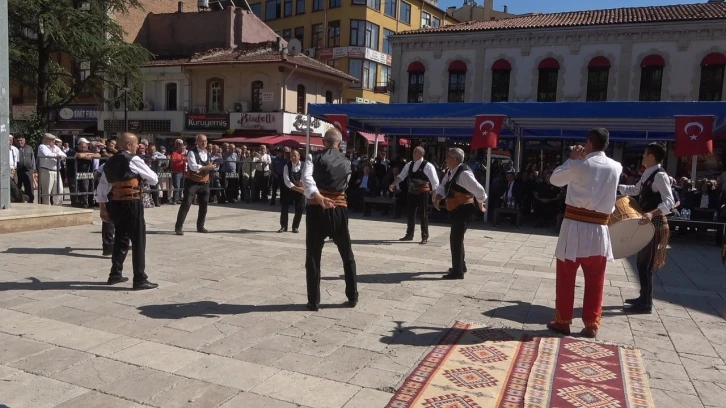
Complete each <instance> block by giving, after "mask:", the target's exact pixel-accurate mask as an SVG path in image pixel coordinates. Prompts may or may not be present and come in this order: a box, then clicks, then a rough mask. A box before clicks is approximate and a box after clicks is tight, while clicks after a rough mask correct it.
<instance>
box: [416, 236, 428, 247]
mask: <svg viewBox="0 0 726 408" xmlns="http://www.w3.org/2000/svg"><path fill="white" fill-rule="evenodd" d="M428 243H429V239H428V238H423V239H421V242H419V243H418V244H419V245H426V244H428Z"/></svg>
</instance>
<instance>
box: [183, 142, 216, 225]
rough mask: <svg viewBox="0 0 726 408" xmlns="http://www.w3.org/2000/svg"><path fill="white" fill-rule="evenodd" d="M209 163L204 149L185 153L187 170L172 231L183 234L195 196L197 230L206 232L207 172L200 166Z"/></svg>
mask: <svg viewBox="0 0 726 408" xmlns="http://www.w3.org/2000/svg"><path fill="white" fill-rule="evenodd" d="M209 163H211V161H210V157H209V153H208V152H207V151H206V150H202V149H199V148H196V149H194V150H192V151H191V152H189V154H188V155H187V170H186V172H185V173H184V178H185V180H184V194H183V197H182V204H181V206H180V207H179V213H178V214H177V216H176V225H175V226H174V231H175V232H176V234H177V235H184V231H183V230H182V228H183V227H184V220H186V218H187V213H189V209H190V208H191V207H192V203H193V202H194V197H195V196H196V197H197V204H198V205H199V212H198V213H197V231H198V232H207V230H206V229H205V228H204V220H205V219H206V218H207V204H209V172H208V171H206V170H202V167H204V166H207V165H209Z"/></svg>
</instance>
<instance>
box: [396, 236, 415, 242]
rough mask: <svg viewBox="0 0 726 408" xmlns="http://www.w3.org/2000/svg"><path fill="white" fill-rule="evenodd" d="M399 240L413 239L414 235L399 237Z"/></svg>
mask: <svg viewBox="0 0 726 408" xmlns="http://www.w3.org/2000/svg"><path fill="white" fill-rule="evenodd" d="M399 241H413V235H406V236H405V237H403V238H401V239H399Z"/></svg>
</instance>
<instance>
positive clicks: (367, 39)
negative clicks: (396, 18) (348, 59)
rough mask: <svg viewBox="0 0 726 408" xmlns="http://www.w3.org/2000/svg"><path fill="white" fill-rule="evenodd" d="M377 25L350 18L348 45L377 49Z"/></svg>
mask: <svg viewBox="0 0 726 408" xmlns="http://www.w3.org/2000/svg"><path fill="white" fill-rule="evenodd" d="M379 31H380V29H379V27H378V25H376V24H373V23H371V22H367V21H364V20H350V45H352V46H354V47H368V48H371V49H374V50H376V51H378V33H379Z"/></svg>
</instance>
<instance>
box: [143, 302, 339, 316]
mask: <svg viewBox="0 0 726 408" xmlns="http://www.w3.org/2000/svg"><path fill="white" fill-rule="evenodd" d="M347 307H348V306H347V305H346V304H345V303H341V304H324V305H320V308H321V309H340V308H347ZM138 310H139V312H140V313H141V314H142V315H144V316H146V317H149V318H152V319H184V318H186V317H191V316H196V317H210V318H211V317H217V316H219V315H236V314H244V313H271V312H302V311H307V310H308V309H307V308H306V307H305V304H296V303H288V304H280V305H234V304H229V303H224V304H220V303H217V302H213V301H208V300H205V301H199V302H190V303H170V304H166V305H146V306H139V307H138ZM311 313H312V312H311Z"/></svg>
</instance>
